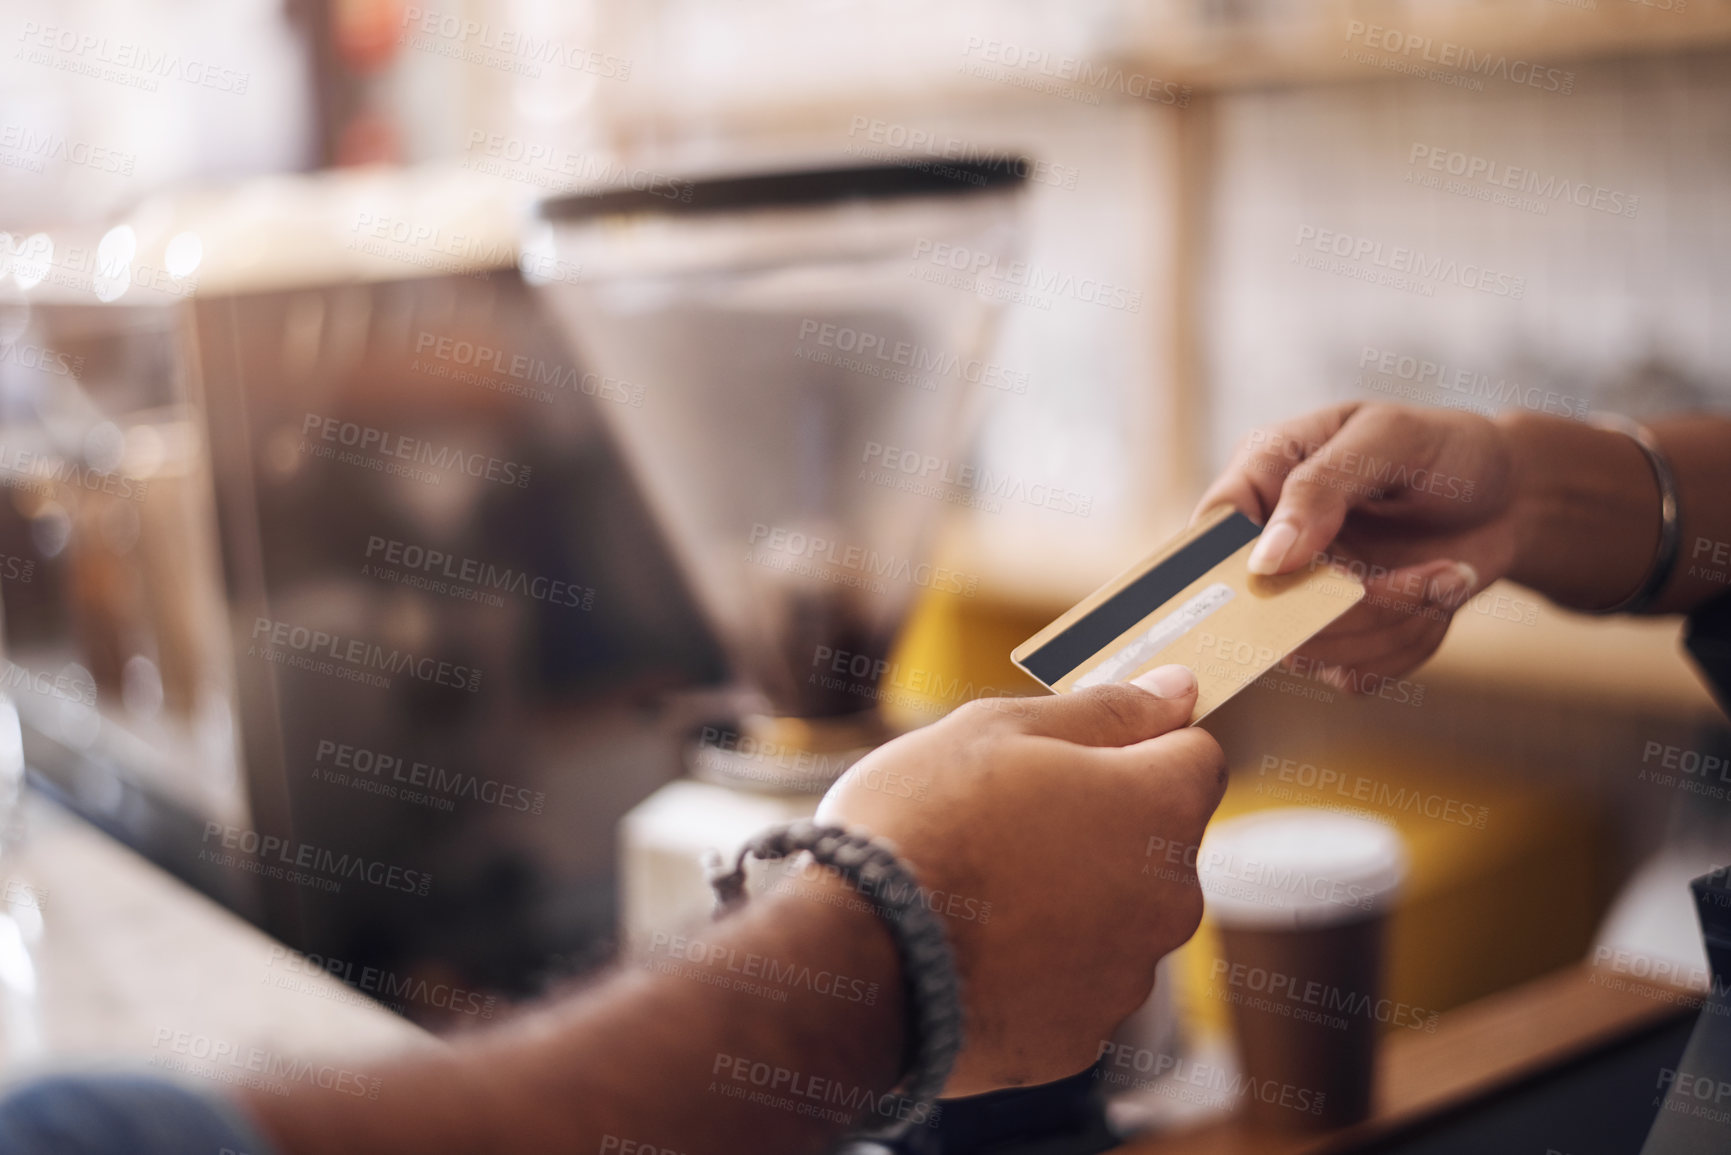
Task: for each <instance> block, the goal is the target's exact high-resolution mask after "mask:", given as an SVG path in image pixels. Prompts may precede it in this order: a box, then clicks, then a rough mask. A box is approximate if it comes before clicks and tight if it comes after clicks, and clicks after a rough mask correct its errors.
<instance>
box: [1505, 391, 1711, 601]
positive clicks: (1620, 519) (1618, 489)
mask: <svg viewBox="0 0 1731 1155" xmlns="http://www.w3.org/2000/svg"><path fill="white" fill-rule="evenodd" d="M1498 424H1499V425H1501V426H1502V427H1503V430H1504V432H1505V433H1506V434H1507V435H1508V437H1509V440H1510V444H1511V448H1512V451H1513V455H1514V461H1515V479H1514V488H1515V499H1514V515H1515V518H1516V523H1517V525H1518V526H1519V530H1518V536H1519V541H1518V545H1517V553H1516V557H1515V562H1514V565H1513V567H1512V568H1511V569H1510V572H1509V577H1510V578H1511V579H1513V580H1515V581H1517V582H1520V583H1521V584H1522V585H1525V586H1528V587H1530V588H1532V589H1534V590H1536V591H1538V592H1539V593H1542V594H1544V595H1545V596H1546V597H1548V598H1550V599H1551V600H1552V601H1555V602H1557V603H1558V604H1560V605H1564V606H1568V607H1570V608H1573V609H1599V608H1602V607H1604V606H1608V605H1613V604H1615V603H1616V602H1618V601H1619V600H1621V599H1622V598H1624V597H1626V596H1628V594H1629V593H1631V592H1632V591H1633V590H1635V589H1636V588H1637V587H1639V586H1640V584H1641V582H1642V581H1643V580H1644V579H1645V577H1646V575H1647V573H1648V571H1649V569H1650V567H1651V566H1652V564H1653V561H1654V556H1655V553H1656V551H1657V548H1658V542H1659V528H1660V514H1659V487H1658V483H1657V481H1656V480H1655V479H1654V477H1653V471H1652V469H1651V467H1650V466H1649V465H1648V462H1647V458H1646V455H1645V454H1643V453H1642V452H1641V450H1640V448H1639V447H1638V446H1637V445H1635V443H1634V441H1633V440H1632V439H1631V438H1629V437H1628V436H1627V435H1626V434H1623V433H1618V432H1614V431H1610V430H1605V429H1600V428H1597V427H1595V426H1590V425H1582V424H1580V423H1577V422H1572V421H1566V420H1562V419H1559V418H1551V417H1541V416H1535V415H1532V414H1517V415H1511V416H1507V417H1503V418H1501V419H1499V421H1498ZM1652 429H1653V433H1654V436H1655V437H1656V438H1657V439H1658V441H1659V444H1660V446H1661V447H1662V448H1663V449H1664V451H1665V455H1666V457H1667V458H1668V459H1669V460H1670V462H1671V467H1672V470H1673V471H1674V473H1675V474H1676V477H1677V489H1678V509H1679V512H1680V514H1681V530H1682V538H1681V547H1680V551H1679V557H1678V562H1677V567H1676V571H1675V572H1674V573H1673V575H1672V577H1671V580H1670V581H1669V582H1668V583H1667V584H1666V586H1665V588H1664V590H1663V591H1662V592H1661V595H1660V597H1659V599H1658V601H1657V602H1656V603H1655V605H1654V607H1653V612H1657V613H1678V612H1687V611H1688V610H1690V609H1693V608H1694V607H1695V606H1697V605H1699V604H1701V603H1702V602H1704V601H1706V600H1707V599H1708V598H1710V597H1712V596H1713V595H1714V594H1716V593H1720V592H1723V591H1724V590H1725V589H1727V588H1728V587H1727V585H1726V583H1725V581H1724V580H1723V579H1722V578H1720V579H1718V580H1715V579H1714V576H1713V575H1714V573H1715V571H1717V572H1720V573H1722V572H1724V571H1725V570H1726V569H1727V567H1726V566H1717V567H1714V566H1710V565H1706V564H1703V563H1705V562H1707V561H1709V560H1710V559H1711V557H1712V554H1713V552H1714V550H1715V548H1718V549H1719V550H1720V552H1721V553H1724V552H1726V551H1731V545H1725V544H1724V543H1728V542H1731V422H1727V421H1724V420H1720V419H1714V418H1703V417H1692V418H1687V419H1682V420H1677V421H1669V422H1662V423H1657V424H1655V425H1653V426H1652ZM1702 543H1705V545H1703V544H1702Z"/></svg>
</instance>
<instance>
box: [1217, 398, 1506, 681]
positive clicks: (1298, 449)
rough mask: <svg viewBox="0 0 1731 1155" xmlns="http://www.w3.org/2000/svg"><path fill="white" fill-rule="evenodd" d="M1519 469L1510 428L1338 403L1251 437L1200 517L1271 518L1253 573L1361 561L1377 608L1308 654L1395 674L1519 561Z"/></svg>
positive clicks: (1344, 624)
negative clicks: (1208, 513) (1216, 513)
mask: <svg viewBox="0 0 1731 1155" xmlns="http://www.w3.org/2000/svg"><path fill="white" fill-rule="evenodd" d="M1514 465H1515V463H1514V457H1513V454H1512V453H1511V452H1510V446H1509V438H1508V436H1507V434H1506V433H1505V431H1504V429H1503V427H1502V426H1500V425H1498V424H1497V423H1495V422H1492V421H1490V420H1487V419H1486V418H1483V417H1479V416H1476V415H1474V414H1469V413H1458V412H1453V411H1449V410H1431V409H1414V408H1406V407H1402V406H1394V405H1358V404H1349V405H1338V406H1335V407H1334V408H1331V409H1324V410H1321V411H1319V412H1316V413H1311V414H1308V415H1306V416H1304V417H1300V418H1297V419H1296V420H1293V421H1288V422H1285V423H1284V424H1281V425H1277V426H1274V427H1273V428H1272V429H1267V430H1258V431H1256V432H1255V433H1252V434H1251V435H1250V436H1249V437H1248V438H1246V439H1245V441H1244V443H1243V444H1242V445H1241V446H1240V447H1239V449H1238V452H1237V453H1236V454H1235V455H1234V456H1233V459H1232V464H1231V465H1229V466H1227V468H1226V470H1225V472H1224V473H1222V474H1221V475H1220V477H1219V478H1218V479H1216V480H1215V482H1214V484H1213V485H1211V486H1210V487H1209V488H1208V492H1207V493H1206V494H1204V495H1203V498H1202V501H1201V503H1200V505H1198V507H1197V513H1198V515H1200V514H1201V513H1202V512H1203V511H1205V510H1207V509H1211V508H1213V507H1215V506H1217V505H1222V504H1225V505H1231V506H1234V507H1236V508H1237V509H1239V510H1241V511H1242V512H1244V513H1245V514H1247V515H1249V516H1250V517H1251V518H1253V519H1254V520H1256V521H1259V522H1263V523H1264V526H1265V528H1264V529H1263V531H1262V537H1261V538H1260V539H1259V540H1258V542H1257V544H1256V547H1255V549H1254V550H1253V551H1252V553H1251V557H1250V568H1251V572H1253V573H1264V574H1277V573H1286V572H1288V571H1291V570H1295V569H1298V568H1300V567H1301V566H1303V565H1305V564H1307V563H1308V562H1310V561H1311V560H1312V559H1313V558H1315V557H1316V556H1318V555H1319V554H1325V553H1326V554H1328V555H1330V556H1332V557H1334V558H1336V559H1338V560H1341V561H1344V562H1348V563H1358V564H1354V565H1353V569H1354V572H1356V573H1358V575H1359V576H1360V577H1361V578H1363V579H1364V581H1365V587H1366V592H1365V598H1364V600H1363V601H1361V602H1360V603H1359V604H1358V605H1356V606H1354V607H1353V608H1352V609H1351V610H1349V611H1348V612H1347V613H1345V614H1343V615H1342V616H1341V617H1340V619H1339V620H1338V621H1336V622H1335V623H1334V624H1333V625H1331V626H1330V627H1329V628H1328V629H1326V630H1324V631H1323V632H1322V633H1320V634H1318V635H1317V636H1316V637H1315V638H1313V639H1312V640H1311V642H1310V643H1309V644H1308V645H1306V646H1305V647H1304V649H1303V650H1301V651H1300V653H1301V655H1303V656H1305V657H1308V658H1310V659H1313V660H1315V661H1316V662H1318V663H1320V664H1322V665H1323V666H1324V667H1331V666H1338V667H1342V668H1344V669H1345V670H1349V671H1354V672H1357V673H1365V674H1376V675H1382V676H1386V677H1394V676H1398V675H1400V674H1404V673H1405V672H1406V671H1408V670H1410V669H1412V668H1413V667H1414V666H1417V665H1418V664H1419V663H1420V662H1422V661H1424V660H1425V659H1426V658H1428V657H1429V656H1430V655H1431V653H1432V652H1433V651H1434V650H1435V649H1436V648H1437V646H1438V645H1440V644H1441V642H1442V639H1443V635H1444V633H1446V632H1447V630H1448V626H1449V622H1450V621H1451V620H1452V618H1453V616H1454V612H1455V610H1457V609H1458V608H1460V606H1461V604H1462V603H1464V602H1465V601H1466V599H1467V598H1469V597H1470V596H1472V595H1473V594H1474V593H1476V592H1478V591H1479V590H1481V589H1483V588H1484V587H1485V586H1487V585H1489V584H1490V583H1491V582H1493V581H1496V580H1497V579H1498V578H1501V577H1503V576H1505V575H1506V574H1508V572H1509V569H1510V566H1511V565H1512V564H1514V560H1515V557H1516V553H1517V548H1518V546H1519V544H1520V542H1519V538H1520V532H1519V530H1518V529H1517V527H1516V503H1515V502H1514V490H1515V481H1514V476H1515V468H1514ZM1352 684H1355V685H1359V684H1362V683H1357V682H1353V683H1352Z"/></svg>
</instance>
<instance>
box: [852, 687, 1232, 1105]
mask: <svg viewBox="0 0 1731 1155" xmlns="http://www.w3.org/2000/svg"><path fill="white" fill-rule="evenodd" d="M1144 684H1147V685H1149V686H1151V687H1152V689H1138V688H1137V687H1136V686H1133V685H1115V686H1100V687H1097V688H1094V689H1090V690H1085V691H1081V692H1078V693H1074V694H1067V695H1063V696H1059V697H1052V698H1037V699H1036V698H996V699H986V700H982V701H978V702H971V703H969V704H968V705H965V706H963V707H962V708H961V709H959V710H957V711H955V712H954V713H953V714H951V715H950V716H949V717H947V718H945V719H944V720H942V721H940V722H937V723H934V724H933V725H931V726H927V727H926V728H924V729H922V730H917V731H915V732H914V733H911V734H908V735H905V736H904V737H901V738H898V739H897V740H895V741H894V742H891V743H889V744H888V745H886V746H883V747H881V748H879V749H878V750H875V751H873V752H872V753H871V754H870V755H868V756H867V757H866V758H864V759H862V760H861V761H860V762H858V763H857V764H856V765H855V766H854V767H853V768H852V769H850V770H849V771H848V772H847V773H846V774H845V775H843V776H842V778H841V779H840V780H839V781H838V782H837V783H836V784H835V785H834V787H832V788H831V790H830V792H829V794H828V796H827V797H825V799H824V801H823V804H822V806H821V807H820V808H819V810H818V818H819V820H820V821H828V822H840V823H843V824H846V825H849V826H857V827H864V828H865V829H867V830H869V831H871V832H872V833H874V834H877V835H881V836H883V837H885V838H888V839H889V840H891V841H892V842H893V843H895V845H896V846H897V848H898V849H899V851H900V853H901V854H902V856H903V857H904V858H905V860H906V861H907V862H908V863H909V865H910V866H911V867H912V869H913V870H914V873H915V874H916V875H917V876H918V877H919V880H920V884H921V886H922V887H923V888H925V889H927V890H929V891H930V892H931V895H930V901H929V905H931V906H932V907H934V908H935V909H937V910H938V911H939V912H940V913H942V914H945V915H947V916H948V917H946V918H945V919H944V924H945V927H946V929H947V930H948V931H949V933H950V939H951V942H952V943H953V944H954V946H955V950H956V956H957V965H958V967H959V968H960V971H961V977H962V991H963V998H964V1000H965V1010H966V1023H967V1026H966V1031H967V1036H966V1043H965V1046H964V1049H963V1052H962V1055H961V1058H960V1060H959V1061H958V1064H957V1067H956V1070H955V1074H954V1076H953V1077H952V1079H951V1080H950V1084H949V1087H948V1089H947V1091H946V1093H947V1094H950V1095H961V1094H973V1093H976V1092H981V1091H988V1090H993V1089H996V1088H999V1087H1007V1086H1015V1085H1018V1084H1024V1083H1037V1082H1042V1081H1046V1080H1050V1079H1054V1078H1059V1077H1062V1076H1065V1075H1072V1074H1075V1073H1076V1072H1077V1071H1080V1070H1083V1069H1084V1068H1086V1067H1087V1066H1088V1064H1089V1063H1091V1062H1093V1060H1094V1058H1095V1056H1096V1055H1097V1054H1098V1053H1099V1047H1100V1042H1101V1040H1103V1039H1105V1038H1107V1037H1109V1036H1110V1034H1111V1032H1112V1029H1113V1028H1114V1027H1115V1026H1116V1025H1117V1024H1118V1023H1119V1022H1120V1021H1121V1020H1122V1019H1123V1018H1124V1017H1125V1016H1126V1015H1128V1014H1129V1013H1130V1012H1131V1011H1133V1010H1135V1009H1136V1008H1137V1007H1138V1006H1140V1005H1141V1003H1142V1002H1143V1000H1144V999H1146V998H1147V996H1148V992H1149V990H1150V989H1151V987H1152V985H1153V981H1154V964H1155V963H1156V962H1158V961H1159V960H1160V957H1161V956H1162V955H1164V954H1165V953H1166V952H1168V951H1170V950H1172V949H1173V948H1174V947H1176V946H1178V945H1179V944H1180V943H1182V942H1184V941H1185V940H1186V939H1188V938H1189V937H1190V935H1191V934H1192V933H1194V932H1195V930H1196V925H1197V922H1198V921H1199V920H1200V919H1201V917H1202V893H1201V891H1200V890H1199V889H1198V887H1197V885H1196V881H1195V876H1194V873H1193V872H1190V873H1189V875H1188V877H1184V876H1183V874H1182V873H1180V874H1177V875H1174V874H1173V873H1172V872H1171V870H1170V868H1169V864H1168V863H1167V861H1166V859H1165V858H1164V857H1161V858H1160V859H1159V860H1158V861H1159V865H1160V866H1161V868H1162V870H1161V871H1159V872H1150V873H1146V874H1145V873H1144V867H1145V866H1146V864H1147V863H1148V862H1149V861H1150V859H1149V857H1148V853H1147V848H1148V846H1149V845H1150V839H1163V840H1164V841H1163V842H1160V843H1157V844H1156V845H1159V846H1168V845H1176V846H1194V845H1196V844H1197V843H1199V842H1200V840H1201V838H1202V828H1203V826H1204V825H1205V824H1206V823H1207V821H1208V817H1209V815H1210V814H1212V813H1213V812H1214V808H1215V806H1216V805H1217V804H1218V803H1219V801H1220V795H1221V792H1222V791H1223V790H1224V788H1225V782H1226V779H1225V761H1224V758H1223V756H1222V754H1221V752H1220V747H1219V746H1218V745H1217V744H1216V743H1215V741H1214V739H1213V738H1212V737H1210V736H1209V735H1208V734H1207V733H1206V732H1204V731H1202V730H1198V729H1194V728H1184V724H1185V722H1187V721H1188V720H1189V718H1190V712H1191V710H1192V709H1193V708H1194V706H1195V703H1196V681H1195V678H1194V676H1192V675H1191V673H1190V671H1189V670H1186V669H1184V668H1183V667H1181V666H1168V667H1163V668H1162V669H1161V670H1159V671H1155V672H1154V673H1153V674H1152V675H1145V676H1144ZM1193 858H1194V856H1191V859H1192V860H1193Z"/></svg>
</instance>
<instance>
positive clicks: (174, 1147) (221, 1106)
mask: <svg viewBox="0 0 1731 1155" xmlns="http://www.w3.org/2000/svg"><path fill="white" fill-rule="evenodd" d="M0 1155H271V1149H270V1148H269V1147H268V1146H266V1145H265V1142H264V1140H263V1139H261V1138H260V1137H259V1135H258V1133H257V1132H256V1131H254V1130H253V1129H252V1127H251V1126H250V1125H249V1124H248V1123H247V1122H246V1120H245V1118H244V1117H243V1116H242V1114H241V1112H240V1110H239V1109H238V1108H237V1107H235V1106H233V1105H232V1104H230V1103H229V1102H227V1101H226V1100H224V1099H221V1098H219V1097H218V1096H216V1095H214V1094H201V1093H199V1092H197V1091H192V1090H188V1089H187V1088H185V1087H181V1086H178V1085H176V1084H174V1083H169V1082H165V1081H163V1080H161V1079H153V1078H149V1077H147V1076H142V1075H92V1076H59V1077H54V1078H45V1079H38V1080H36V1081H34V1082H30V1083H25V1084H23V1085H21V1086H19V1087H17V1088H15V1089H14V1090H12V1092H11V1093H10V1094H8V1095H6V1096H5V1098H0Z"/></svg>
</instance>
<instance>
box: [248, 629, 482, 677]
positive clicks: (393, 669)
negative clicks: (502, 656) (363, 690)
mask: <svg viewBox="0 0 1731 1155" xmlns="http://www.w3.org/2000/svg"><path fill="white" fill-rule="evenodd" d="M246 654H247V657H249V658H253V657H257V658H263V659H265V660H266V661H270V662H280V663H281V664H283V665H286V666H289V667H292V668H295V669H304V670H307V671H308V672H310V673H315V674H332V675H334V676H336V677H341V678H346V679H347V680H349V681H357V682H365V683H366V684H368V685H373V686H378V687H379V688H381V689H389V688H390V684H391V680H390V678H389V677H386V676H384V675H388V674H407V675H408V676H409V677H411V678H414V679H416V680H417V681H422V682H426V683H428V684H430V685H434V686H448V687H450V688H451V689H455V690H467V691H469V692H470V693H475V692H476V691H478V690H480V688H481V671H480V670H477V669H473V668H471V667H469V666H458V665H454V664H452V663H450V662H443V661H439V660H438V659H436V658H424V657H417V656H416V655H415V654H414V652H413V651H410V650H399V649H396V648H394V647H392V648H387V647H385V646H381V645H379V644H378V643H377V642H369V641H366V640H364V639H362V638H345V637H343V636H342V635H341V634H333V633H329V632H328V631H325V630H315V629H312V628H310V627H307V626H297V625H293V624H292V623H289V622H279V621H273V620H272V619H270V618H257V619H255V620H254V621H253V625H252V645H250V646H248V647H247V650H246ZM321 659H328V660H321ZM375 670H376V671H380V673H373V671H375Z"/></svg>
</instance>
